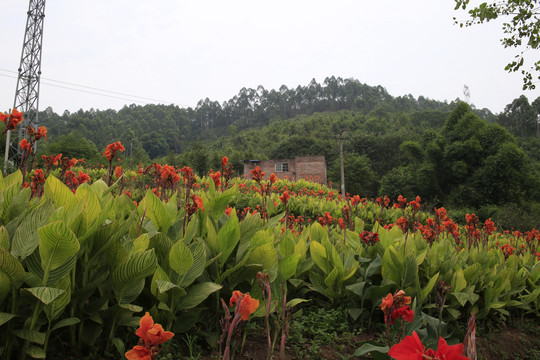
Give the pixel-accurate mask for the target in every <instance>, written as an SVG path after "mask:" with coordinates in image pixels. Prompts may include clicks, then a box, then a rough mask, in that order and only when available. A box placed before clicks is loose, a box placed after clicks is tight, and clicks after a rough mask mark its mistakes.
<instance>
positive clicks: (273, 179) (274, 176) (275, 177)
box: [270, 173, 278, 184]
mask: <svg viewBox="0 0 540 360" xmlns="http://www.w3.org/2000/svg"><path fill="white" fill-rule="evenodd" d="M277 180H278V177H277V176H276V174H274V173H271V174H270V183H271V184H274V183H275V182H276V181H277Z"/></svg>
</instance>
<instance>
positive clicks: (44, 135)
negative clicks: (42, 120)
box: [36, 126, 47, 141]
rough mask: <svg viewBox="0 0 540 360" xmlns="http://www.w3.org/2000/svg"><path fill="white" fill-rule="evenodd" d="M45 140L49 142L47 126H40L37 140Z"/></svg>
mask: <svg viewBox="0 0 540 360" xmlns="http://www.w3.org/2000/svg"><path fill="white" fill-rule="evenodd" d="M41 138H45V141H47V128H46V127H45V126H40V127H39V128H38V131H37V136H36V139H38V140H39V139H41Z"/></svg>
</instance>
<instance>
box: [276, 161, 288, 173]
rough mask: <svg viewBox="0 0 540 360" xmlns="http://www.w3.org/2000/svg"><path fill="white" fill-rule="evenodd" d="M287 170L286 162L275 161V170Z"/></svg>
mask: <svg viewBox="0 0 540 360" xmlns="http://www.w3.org/2000/svg"><path fill="white" fill-rule="evenodd" d="M283 171H289V164H288V163H276V172H283Z"/></svg>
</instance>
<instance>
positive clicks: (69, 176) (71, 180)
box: [65, 170, 90, 192]
mask: <svg viewBox="0 0 540 360" xmlns="http://www.w3.org/2000/svg"><path fill="white" fill-rule="evenodd" d="M88 181H90V176H89V175H88V174H86V173H83V172H82V171H81V170H79V175H75V173H74V172H73V171H71V170H68V171H66V174H65V183H66V185H67V186H68V187H69V188H70V189H71V191H73V192H75V191H76V190H77V188H78V187H79V185H81V184H83V183H85V182H88Z"/></svg>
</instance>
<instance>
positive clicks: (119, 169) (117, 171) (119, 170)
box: [114, 166, 124, 179]
mask: <svg viewBox="0 0 540 360" xmlns="http://www.w3.org/2000/svg"><path fill="white" fill-rule="evenodd" d="M123 173H124V170H123V169H122V167H121V166H117V167H116V168H114V176H116V178H117V179H120V176H122V174H123Z"/></svg>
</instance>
